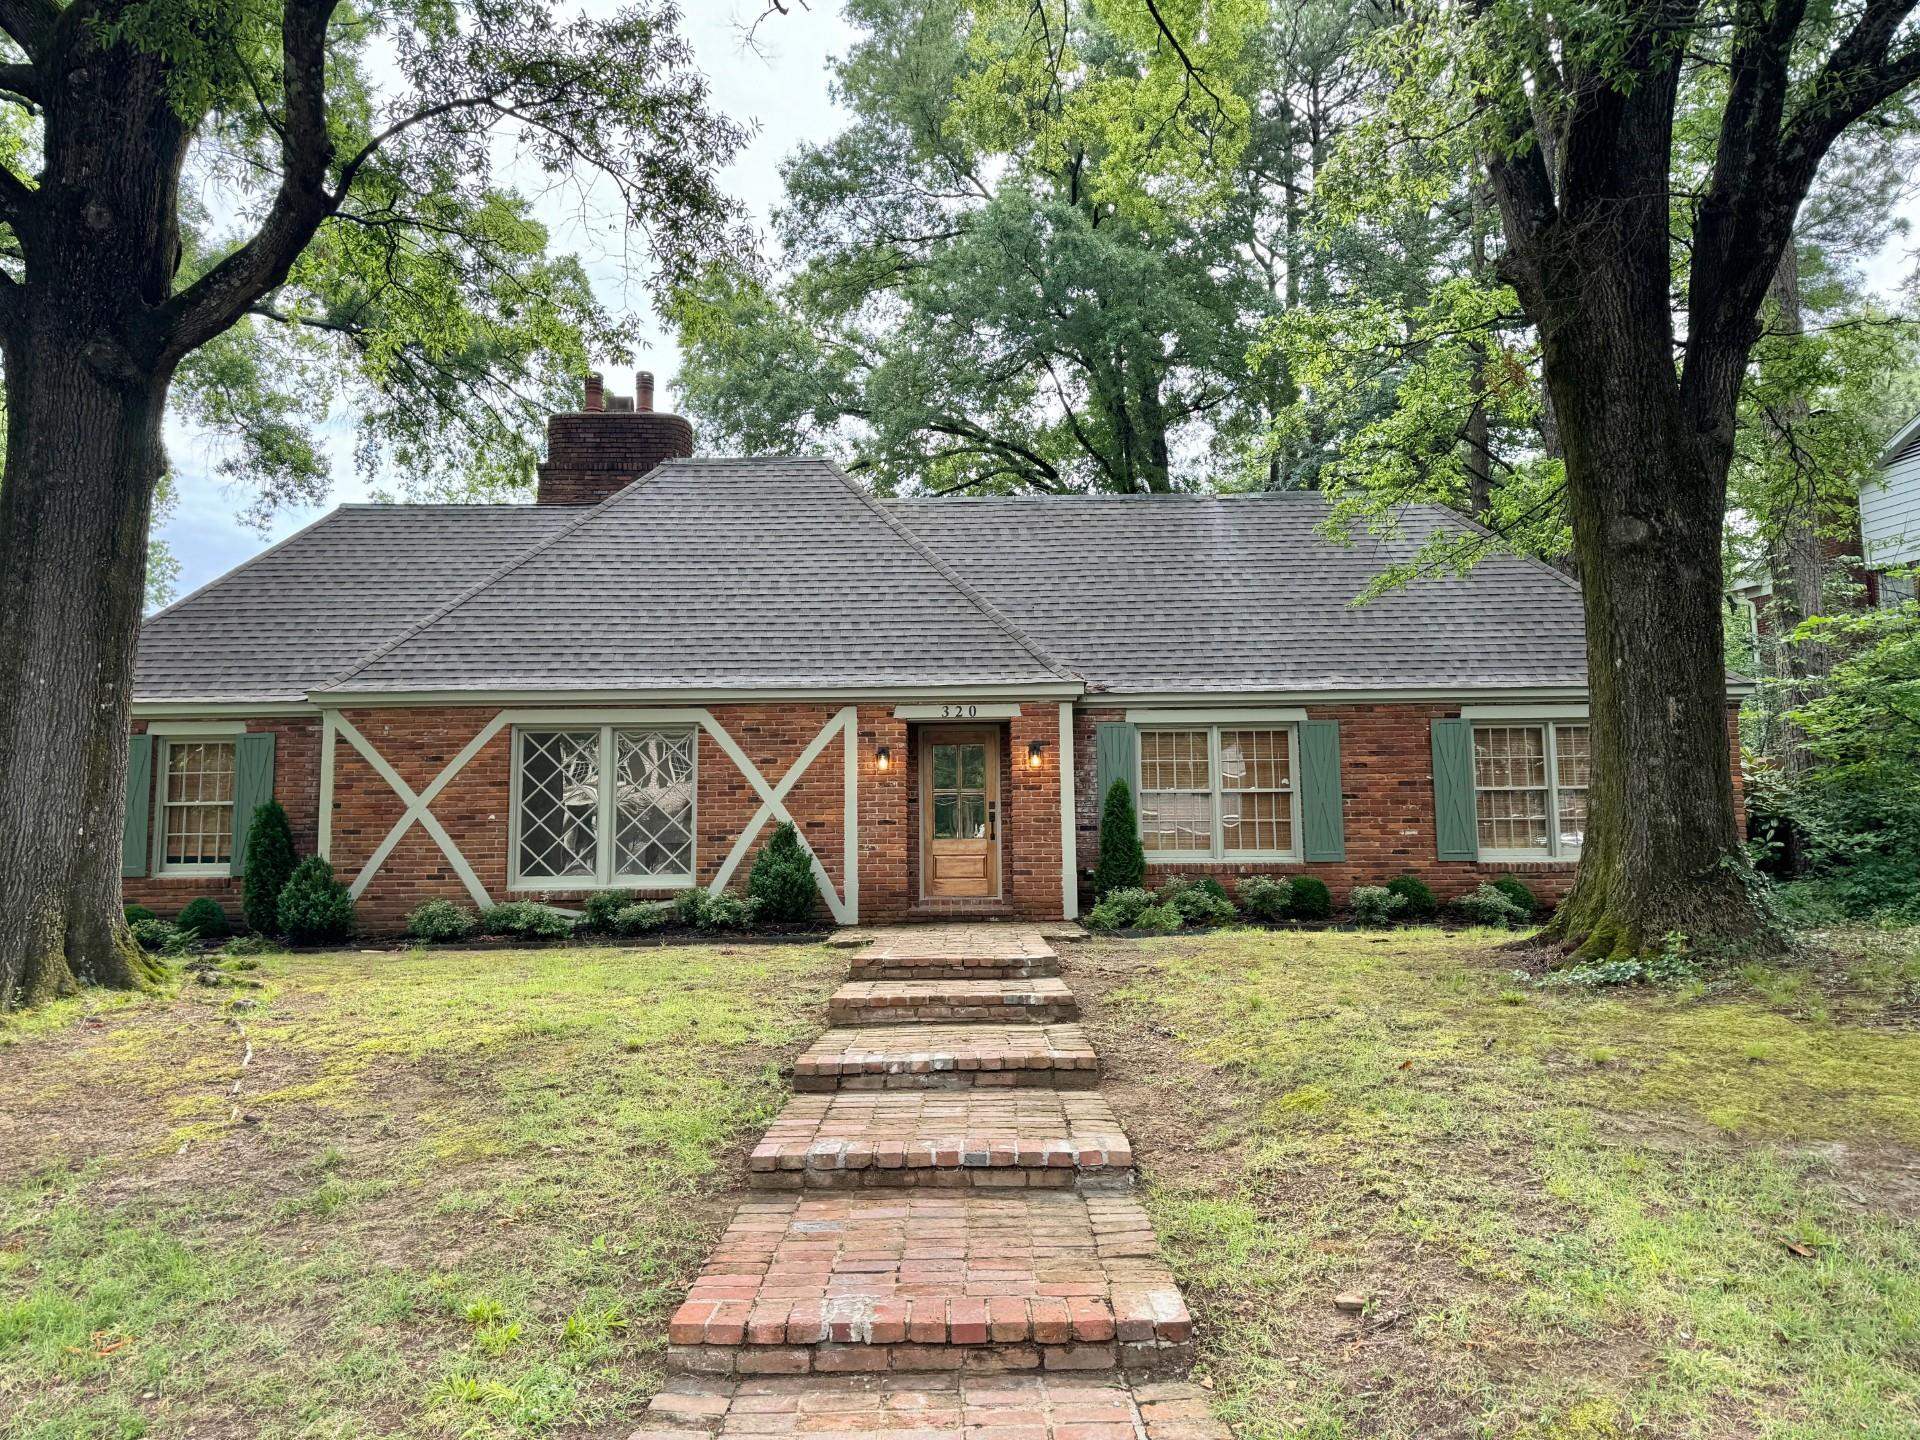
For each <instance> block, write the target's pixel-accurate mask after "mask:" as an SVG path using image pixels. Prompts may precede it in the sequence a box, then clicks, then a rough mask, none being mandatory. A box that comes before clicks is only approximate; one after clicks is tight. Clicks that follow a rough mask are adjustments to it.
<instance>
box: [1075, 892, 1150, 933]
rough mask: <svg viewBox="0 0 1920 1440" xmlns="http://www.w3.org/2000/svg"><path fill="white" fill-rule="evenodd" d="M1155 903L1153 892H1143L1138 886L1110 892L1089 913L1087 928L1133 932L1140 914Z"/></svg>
mask: <svg viewBox="0 0 1920 1440" xmlns="http://www.w3.org/2000/svg"><path fill="white" fill-rule="evenodd" d="M1153 903H1154V901H1153V892H1152V891H1151V890H1143V889H1141V888H1140V887H1139V886H1138V885H1130V886H1128V887H1127V888H1125V889H1124V890H1112V891H1109V892H1108V893H1107V895H1106V896H1105V898H1103V899H1102V900H1101V901H1100V903H1099V904H1097V905H1095V906H1094V907H1093V909H1091V910H1089V911H1088V912H1087V927H1088V928H1089V929H1091V930H1131V929H1132V928H1133V925H1134V922H1135V921H1137V920H1138V919H1139V918H1140V913H1141V912H1142V911H1143V910H1145V909H1146V908H1147V907H1148V906H1150V905H1152V904H1153Z"/></svg>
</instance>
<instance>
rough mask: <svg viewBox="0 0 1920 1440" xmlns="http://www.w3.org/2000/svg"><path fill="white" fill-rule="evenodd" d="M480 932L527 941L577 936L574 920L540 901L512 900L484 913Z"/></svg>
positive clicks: (481, 916)
mask: <svg viewBox="0 0 1920 1440" xmlns="http://www.w3.org/2000/svg"><path fill="white" fill-rule="evenodd" d="M480 929H481V930H482V931H483V932H484V933H485V934H488V935H513V936H517V937H519V938H520V939H523V940H560V939H564V938H565V937H566V936H568V935H571V934H573V917H571V916H570V915H566V914H563V913H562V912H560V911H558V910H556V909H554V908H553V906H551V905H542V904H540V902H539V901H537V900H508V901H506V902H505V903H504V904H500V905H490V906H488V907H487V908H486V909H485V910H482V911H481V912H480Z"/></svg>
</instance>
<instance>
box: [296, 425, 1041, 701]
mask: <svg viewBox="0 0 1920 1440" xmlns="http://www.w3.org/2000/svg"><path fill="white" fill-rule="evenodd" d="M575 514H576V517H577V518H576V519H575V522H574V523H573V524H572V525H569V526H568V527H566V528H565V529H563V530H560V531H557V532H556V533H555V534H554V535H553V536H551V537H550V538H549V539H548V540H547V542H546V543H545V544H543V545H540V546H537V547H535V548H534V549H533V550H531V551H529V552H528V553H527V554H525V555H523V556H521V557H520V558H519V559H518V560H517V561H515V562H513V563H512V564H511V565H509V566H507V567H506V568H505V569H503V570H502V571H501V572H500V573H499V574H497V575H496V576H494V577H493V578H492V579H491V580H489V581H488V582H487V583H485V584H484V585H482V586H479V587H476V588H475V589H473V590H471V591H469V592H468V593H467V594H466V595H464V596H462V597H461V598H460V599H459V600H457V601H455V602H454V603H452V604H450V605H448V606H446V607H445V608H444V609H443V610H442V611H441V612H440V613H438V614H436V615H433V616H431V617H429V618H427V619H426V621H425V623H423V624H421V625H420V626H419V627H418V628H417V629H415V630H414V631H413V632H412V633H410V634H408V635H407V636H405V637H404V638H403V639H401V640H400V641H398V642H397V643H395V644H392V645H389V646H386V647H385V648H383V649H382V650H381V651H380V652H378V653H376V654H375V655H373V656H372V657H371V658H369V659H368V660H367V661H366V662H365V663H364V664H362V665H360V666H358V667H357V668H356V669H354V670H353V671H352V672H351V673H349V674H347V675H345V676H343V677H341V679H340V680H339V681H338V682H337V683H336V684H335V685H334V686H332V687H330V688H332V689H333V690H335V691H338V692H345V693H353V694H361V693H369V692H379V691H442V690H468V689H488V690H516V691H517V690H664V689H703V688H704V689H744V688H754V689H760V688H768V689H774V688H788V687H793V688H812V687H820V688H862V687H869V686H927V687H937V686H940V685H998V686H1018V685H1032V684H1057V683H1060V682H1062V681H1069V680H1071V678H1072V677H1071V676H1070V675H1068V673H1067V672H1066V671H1064V670H1063V669H1061V668H1060V667H1059V666H1057V665H1055V664H1053V663H1052V662H1051V661H1049V660H1048V659H1046V658H1045V657H1044V656H1042V655H1041V654H1040V653H1039V652H1038V651H1036V649H1035V648H1034V647H1033V646H1032V645H1031V644H1030V643H1028V642H1027V640H1026V639H1025V638H1024V637H1023V636H1021V635H1020V634H1019V633H1018V631H1017V630H1016V629H1015V628H1014V627H1012V626H1011V625H1009V624H1008V623H1007V622H1006V620H1005V619H1004V617H1001V616H999V615H997V614H995V613H994V612H993V611H992V609H991V608H990V607H988V606H987V605H986V604H985V603H984V602H982V601H981V600H979V599H978V597H976V596H974V595H973V594H971V593H970V592H969V591H968V590H967V589H966V588H965V587H964V586H963V585H962V584H961V582H960V581H958V580H957V579H956V578H955V577H954V576H953V575H952V574H951V573H950V572H948V571H947V570H946V568H945V567H944V566H942V565H941V564H940V562H939V561H938V560H937V559H936V558H935V557H934V556H933V555H932V554H931V553H930V552H929V551H928V550H927V549H926V547H925V546H923V545H922V544H921V543H920V542H919V541H918V540H916V539H915V538H914V537H913V534H912V532H911V531H910V530H908V529H907V527H906V526H904V525H902V524H900V523H899V522H898V521H896V520H895V519H894V518H893V517H892V516H891V515H889V514H888V512H887V511H886V510H885V509H884V508H883V507H882V506H880V505H878V504H876V503H875V502H874V501H873V500H871V499H870V498H868V496H867V495H866V494H865V492H864V491H862V490H861V489H860V488H859V487H858V486H856V485H855V484H854V483H853V482H852V481H850V480H848V479H847V478H846V476H844V475H842V474H841V473H840V472H839V471H838V470H837V469H835V468H834V467H833V466H832V465H829V464H827V463H826V462H825V461H820V460H805V459H793V460H778V459H770V460H744V461H743V460H672V461H669V462H668V463H666V464H665V465H662V466H661V467H660V468H659V469H657V470H655V471H653V472H652V473H651V474H650V475H648V476H647V477H646V478H645V479H643V480H640V481H638V482H636V483H635V484H633V485H630V486H628V487H627V488H626V489H625V490H623V491H621V492H620V493H618V494H617V495H615V496H613V497H612V498H611V499H609V500H607V501H606V502H605V503H604V504H601V505H598V506H594V507H592V508H591V509H588V510H585V511H579V512H575Z"/></svg>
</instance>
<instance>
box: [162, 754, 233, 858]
mask: <svg viewBox="0 0 1920 1440" xmlns="http://www.w3.org/2000/svg"><path fill="white" fill-rule="evenodd" d="M234 753H235V749H234V743H233V741H231V740H168V741H165V742H164V751H163V754H162V756H161V764H160V819H159V830H160V870H161V873H163V874H166V873H173V874H204V873H210V872H218V873H220V874H225V873H227V870H228V867H230V866H231V865H232V863H233V768H234Z"/></svg>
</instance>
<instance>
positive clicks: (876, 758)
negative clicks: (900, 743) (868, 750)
mask: <svg viewBox="0 0 1920 1440" xmlns="http://www.w3.org/2000/svg"><path fill="white" fill-rule="evenodd" d="M873 768H874V769H876V770H891V769H892V768H893V751H891V750H889V749H888V748H887V747H886V746H885V745H882V746H881V747H880V748H879V749H878V750H876V751H874V752H873Z"/></svg>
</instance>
